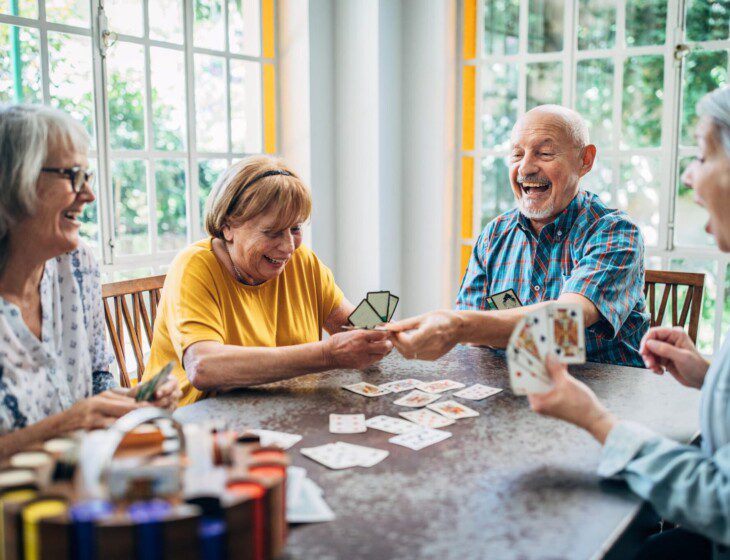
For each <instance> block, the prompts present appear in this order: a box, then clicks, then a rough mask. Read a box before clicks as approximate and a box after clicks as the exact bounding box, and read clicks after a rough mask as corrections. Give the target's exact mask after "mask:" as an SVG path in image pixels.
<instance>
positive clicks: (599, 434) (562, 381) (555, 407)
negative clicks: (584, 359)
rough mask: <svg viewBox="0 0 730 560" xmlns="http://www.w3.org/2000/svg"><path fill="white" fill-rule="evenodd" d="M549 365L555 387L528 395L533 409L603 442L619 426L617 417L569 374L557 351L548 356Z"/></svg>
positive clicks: (548, 369) (548, 370)
mask: <svg viewBox="0 0 730 560" xmlns="http://www.w3.org/2000/svg"><path fill="white" fill-rule="evenodd" d="M545 367H546V369H547V372H548V374H549V375H550V379H551V381H552V383H553V388H552V389H551V390H550V391H548V392H546V393H534V394H530V395H527V398H528V400H529V401H530V406H531V407H532V410H534V411H535V412H537V413H539V414H543V415H545V416H552V417H553V418H558V419H560V420H565V421H566V422H570V423H571V424H575V425H576V426H578V427H580V428H583V429H584V430H586V431H587V432H589V433H590V434H591V435H592V436H593V437H595V438H596V439H597V440H598V441H600V442H601V443H603V442H604V441H605V440H606V437H607V436H608V434H609V432H610V431H611V430H612V429H613V427H614V426H615V425H616V423H617V421H618V420H617V419H616V417H615V416H614V415H613V414H611V413H610V412H609V411H608V410H607V409H606V407H605V406H603V404H601V401H599V400H598V397H596V395H595V393H594V392H593V391H591V390H590V389H589V388H588V386H587V385H586V384H585V383H582V382H580V381H578V380H577V379H576V378H575V377H573V376H572V375H570V374H569V373H568V367H567V366H566V365H565V364H562V363H560V362H559V361H558V359H557V358H556V357H555V355H554V354H549V355H548V356H547V359H546V361H545Z"/></svg>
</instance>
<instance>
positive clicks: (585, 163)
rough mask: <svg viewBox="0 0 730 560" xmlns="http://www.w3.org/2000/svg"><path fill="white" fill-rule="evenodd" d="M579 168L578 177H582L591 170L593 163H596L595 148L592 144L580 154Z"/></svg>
mask: <svg viewBox="0 0 730 560" xmlns="http://www.w3.org/2000/svg"><path fill="white" fill-rule="evenodd" d="M580 159H581V166H580V176H581V177H583V175H585V174H586V173H588V172H589V171H590V170H591V169H593V162H594V161H596V146H595V145H594V144H588V145H587V146H586V147H585V148H583V149H582V150H581V152H580Z"/></svg>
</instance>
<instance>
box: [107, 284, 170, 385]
mask: <svg viewBox="0 0 730 560" xmlns="http://www.w3.org/2000/svg"><path fill="white" fill-rule="evenodd" d="M164 283H165V275H164V274H161V275H160V276H148V277H146V278H138V279H136V280H124V281H122V282H111V283H109V284H104V285H103V286H102V288H101V297H102V299H103V301H104V316H105V318H106V326H107V329H108V330H109V337H110V338H111V341H112V346H113V347H114V355H115V356H116V358H117V364H118V365H119V382H120V384H121V386H122V387H130V386H131V381H130V379H129V372H128V371H127V362H126V358H125V356H124V347H125V338H126V337H125V334H124V332H125V327H126V331H127V334H128V335H129V340H130V342H131V346H132V351H133V352H134V358H135V360H136V361H137V379H142V374H143V373H144V350H143V348H144V344H143V339H142V331H144V334H145V335H146V336H147V343H148V345H151V344H152V330H153V328H154V325H155V318H156V317H157V305H158V304H159V303H160V289H161V288H162V285H163V284H164ZM145 292H146V293H147V296H148V297H147V299H146V301H145V297H144V295H145ZM109 300H112V302H111V303H112V305H111V306H110V301H109ZM128 300H131V311H130V306H129V305H127V301H128ZM112 309H113V310H114V312H113V313H112Z"/></svg>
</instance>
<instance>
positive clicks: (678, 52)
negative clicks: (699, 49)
mask: <svg viewBox="0 0 730 560" xmlns="http://www.w3.org/2000/svg"><path fill="white" fill-rule="evenodd" d="M691 50H692V47H690V46H689V45H685V44H684V43H679V44H678V45H677V46H676V47H674V60H683V59H684V57H685V56H687V55H688V54H689V52H690V51H691Z"/></svg>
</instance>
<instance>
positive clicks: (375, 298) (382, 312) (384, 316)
mask: <svg viewBox="0 0 730 560" xmlns="http://www.w3.org/2000/svg"><path fill="white" fill-rule="evenodd" d="M366 299H367V302H368V303H369V304H370V305H371V306H372V308H373V309H374V310H375V312H376V313H377V314H378V315H379V316H380V320H381V322H385V321H387V320H388V306H389V304H390V292H368V296H367V298H366Z"/></svg>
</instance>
